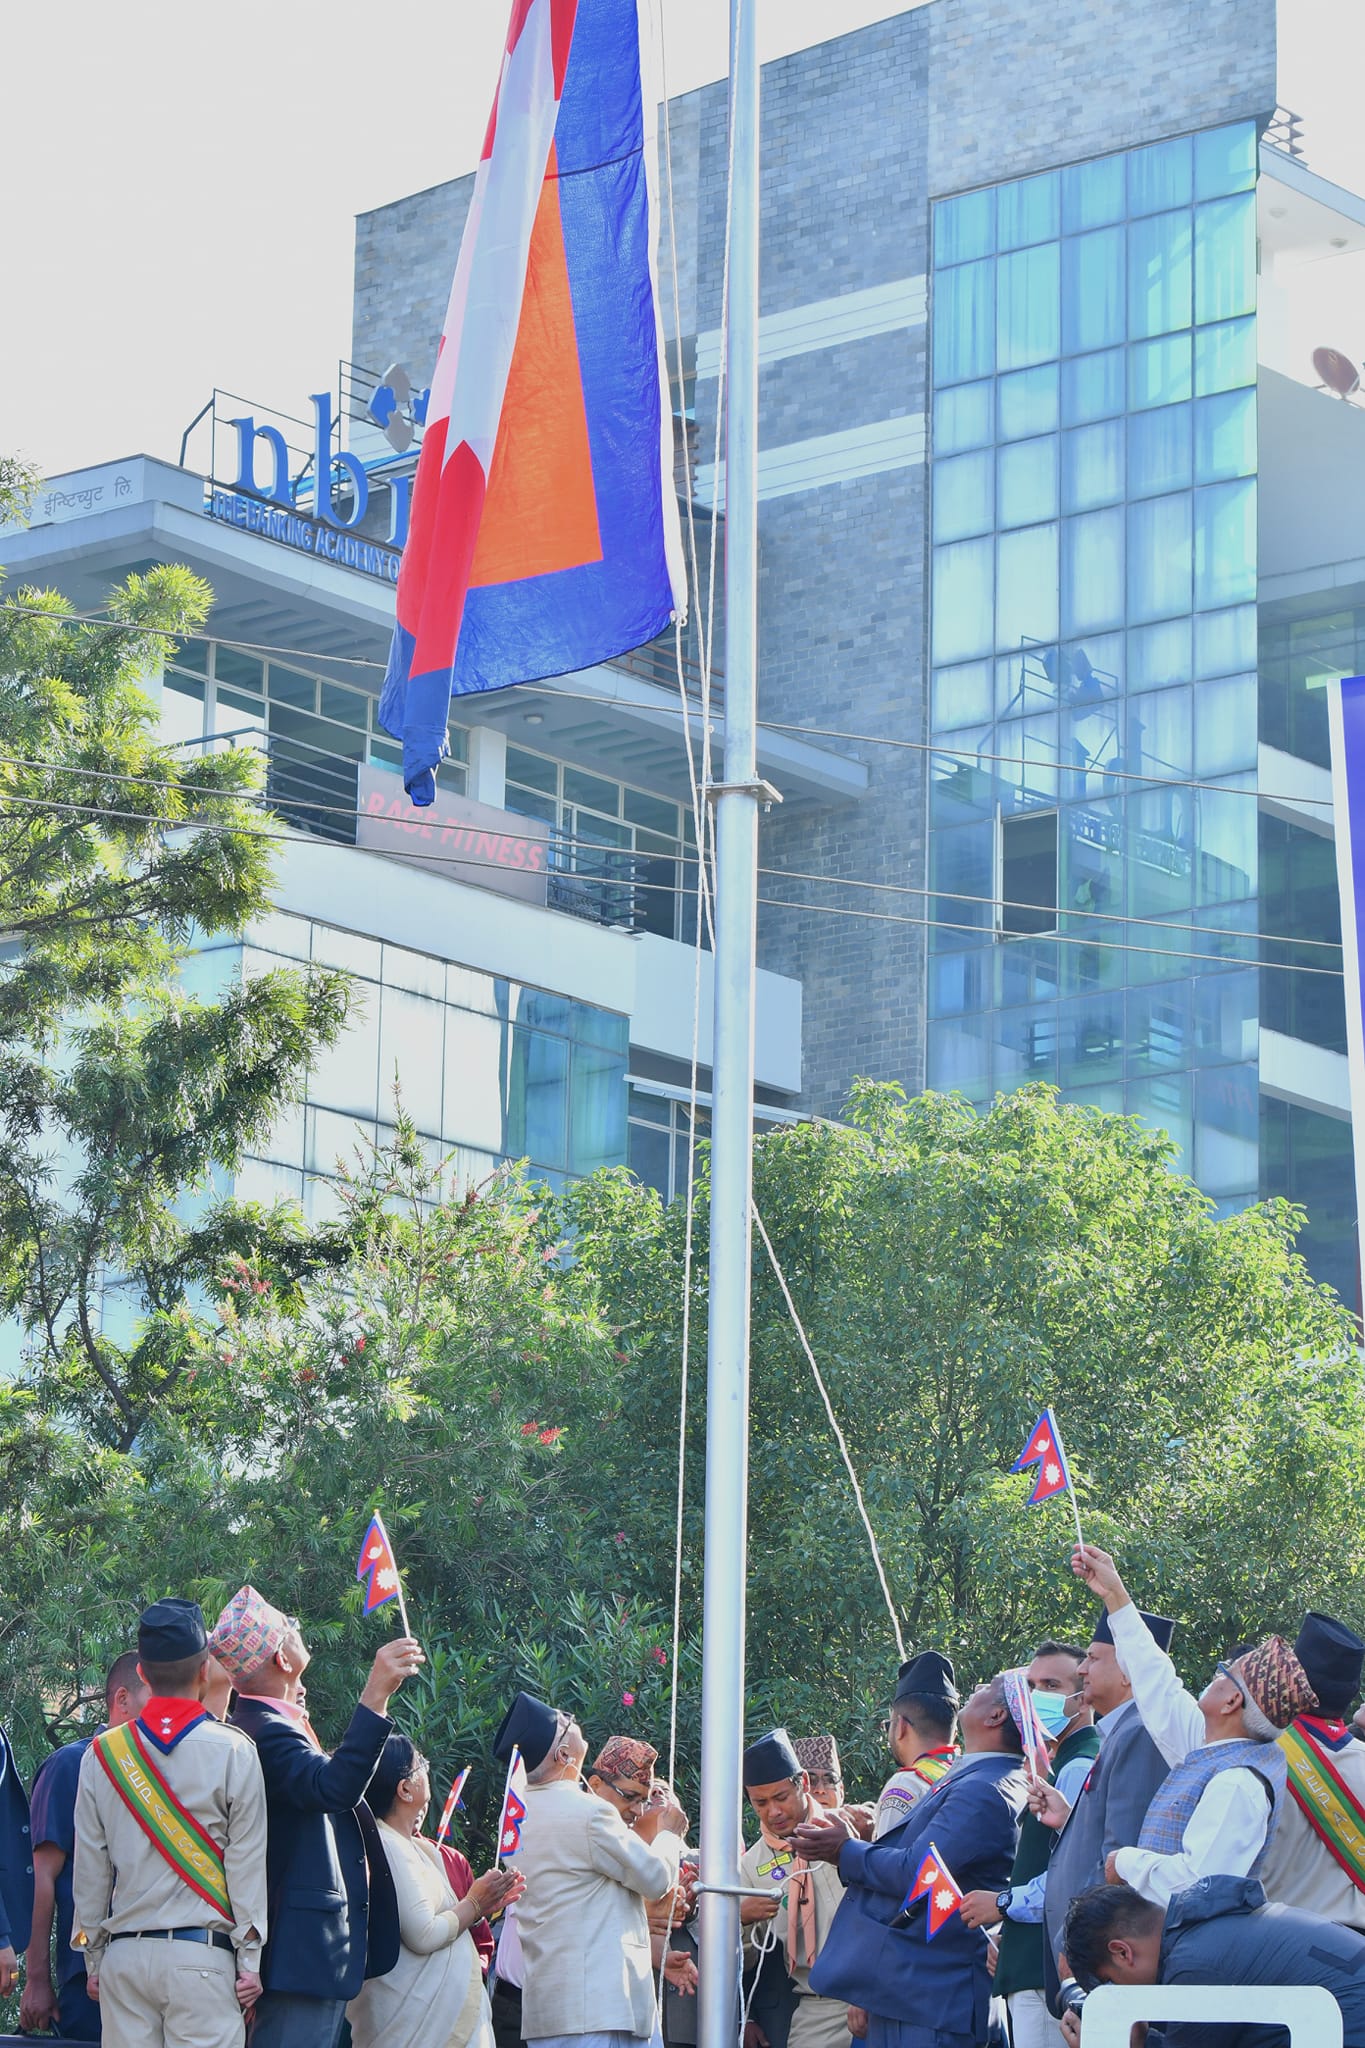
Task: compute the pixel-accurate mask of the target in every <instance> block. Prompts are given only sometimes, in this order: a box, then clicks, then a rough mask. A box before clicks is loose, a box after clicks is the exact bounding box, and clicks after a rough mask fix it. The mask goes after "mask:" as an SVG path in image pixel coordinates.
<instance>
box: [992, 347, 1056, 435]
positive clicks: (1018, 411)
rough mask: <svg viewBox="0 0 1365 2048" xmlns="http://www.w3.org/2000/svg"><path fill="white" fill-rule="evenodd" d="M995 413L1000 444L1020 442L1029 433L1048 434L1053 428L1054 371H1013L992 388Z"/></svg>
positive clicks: (1054, 416)
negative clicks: (997, 420)
mask: <svg viewBox="0 0 1365 2048" xmlns="http://www.w3.org/2000/svg"><path fill="white" fill-rule="evenodd" d="M996 411H997V413H998V415H999V420H1000V433H999V438H1000V439H1001V440H1002V441H1022V440H1024V439H1025V438H1026V437H1027V436H1028V435H1029V434H1051V433H1053V432H1055V430H1056V426H1057V369H1056V365H1055V364H1049V365H1048V366H1047V367H1046V368H1045V369H1041V370H1015V371H1014V372H1013V374H1012V375H1010V376H1008V377H1002V378H1001V379H1000V382H999V384H998V385H997V386H996Z"/></svg>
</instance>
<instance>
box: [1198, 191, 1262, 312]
mask: <svg viewBox="0 0 1365 2048" xmlns="http://www.w3.org/2000/svg"><path fill="white" fill-rule="evenodd" d="M1194 266H1195V267H1194V317H1195V319H1196V320H1199V321H1204V320H1231V319H1232V318H1233V317H1234V316H1235V315H1236V314H1238V313H1253V312H1254V311H1255V310H1256V195H1255V193H1254V192H1239V193H1238V194H1237V197H1236V198H1235V199H1215V200H1214V201H1213V202H1212V203H1211V204H1210V205H1208V206H1200V207H1197V208H1196V209H1195V216H1194Z"/></svg>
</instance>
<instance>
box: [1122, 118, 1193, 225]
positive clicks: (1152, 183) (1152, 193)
mask: <svg viewBox="0 0 1365 2048" xmlns="http://www.w3.org/2000/svg"><path fill="white" fill-rule="evenodd" d="M1190 198H1191V175H1190V139H1189V137H1188V136H1187V135H1181V136H1178V137H1177V138H1176V140H1175V141H1174V142H1157V143H1154V144H1153V145H1152V147H1151V148H1150V149H1135V150H1132V151H1131V152H1130V153H1129V157H1128V211H1129V213H1130V214H1131V213H1159V212H1160V211H1161V209H1162V208H1163V207H1166V206H1188V205H1189V203H1190Z"/></svg>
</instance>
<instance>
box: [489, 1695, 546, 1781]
mask: <svg viewBox="0 0 1365 2048" xmlns="http://www.w3.org/2000/svg"><path fill="white" fill-rule="evenodd" d="M558 1733H559V1716H558V1714H557V1713H556V1712H555V1710H554V1708H553V1707H547V1706H546V1705H545V1702H544V1701H543V1700H536V1699H532V1697H531V1695H530V1693H529V1692H519V1693H518V1694H517V1696H516V1698H515V1699H514V1700H513V1702H512V1704H511V1706H510V1707H509V1708H508V1709H507V1712H506V1713H505V1714H504V1715H503V1717H502V1726H501V1728H499V1730H498V1732H497V1734H496V1735H495V1736H494V1737H493V1754H494V1756H496V1757H500V1758H501V1759H502V1761H503V1762H504V1763H510V1762H511V1760H512V1751H513V1749H514V1748H515V1749H519V1750H520V1751H521V1760H522V1762H523V1763H524V1764H525V1766H526V1768H527V1770H528V1771H534V1770H538V1769H539V1768H540V1766H541V1764H543V1763H544V1761H545V1759H546V1757H547V1756H548V1755H549V1754H550V1751H551V1750H552V1749H553V1748H554V1746H555V1737H556V1735H558Z"/></svg>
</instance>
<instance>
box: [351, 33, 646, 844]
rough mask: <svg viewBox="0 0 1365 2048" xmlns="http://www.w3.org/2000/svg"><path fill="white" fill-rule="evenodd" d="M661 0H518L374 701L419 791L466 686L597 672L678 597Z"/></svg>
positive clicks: (429, 778)
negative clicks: (653, 52)
mask: <svg viewBox="0 0 1365 2048" xmlns="http://www.w3.org/2000/svg"><path fill="white" fill-rule="evenodd" d="M647 7H648V0H513V5H512V19H511V23H510V25H509V27H508V31H507V43H506V48H505V50H504V54H503V60H502V72H501V76H500V78H499V81H498V87H497V92H496V94H495V97H494V101H493V112H492V116H491V118H490V120H489V123H488V133H487V136H486V137H485V140H484V145H483V157H482V161H481V162H480V164H479V168H478V171H477V173H476V175H475V180H474V193H473V197H472V199H471V201H470V206H469V213H468V215H467V217H466V220H465V229H464V237H463V240H462V241H461V244H460V255H459V261H458V263H457V265H456V270H455V282H454V284H453V286H452V288H451V293H450V306H449V310H448V311H447V313H446V321H445V330H444V333H443V334H442V337H441V348H440V353H439V355H438V357H437V362H436V369H435V372H434V374H433V376H432V381H431V396H430V400H429V402H428V407H427V416H426V429H425V436H424V439H423V442H422V452H421V456H420V458H419V461H418V467H417V480H416V484H415V487H414V491H413V500H412V520H411V529H410V536H409V539H408V543H407V546H406V548H405V550H404V554H403V564H402V569H401V572H400V574H399V578H398V624H397V628H396V630H395V632H394V638H393V646H392V649H391V651H390V654H389V666H388V673H387V675H386V677H385V680H384V688H383V692H382V695H381V697H380V704H379V715H380V718H381V720H382V722H383V724H384V725H385V726H386V727H387V729H388V730H389V731H390V732H391V733H393V734H394V736H395V737H396V738H400V739H401V740H402V742H403V781H404V783H405V784H406V786H407V789H408V793H409V795H410V796H411V798H412V800H413V802H414V803H415V804H429V803H431V802H432V800H433V798H434V796H435V780H434V771H435V769H436V766H437V763H438V762H439V761H440V760H441V758H442V757H443V755H444V754H445V753H446V751H447V739H446V727H447V721H448V719H449V716H450V698H451V694H452V692H453V693H454V694H455V695H456V696H464V695H466V694H468V693H469V692H471V691H477V690H499V689H504V688H506V687H507V685H508V684H510V683H522V682H531V681H535V680H538V679H539V678H542V677H546V676H558V675H565V674H567V673H569V672H570V671H572V670H574V669H581V668H587V667H589V666H591V664H592V663H594V662H598V661H605V660H608V659H609V658H610V657H611V656H612V655H615V654H622V653H624V652H625V651H626V650H627V649H628V648H632V647H639V646H641V645H642V644H643V643H644V642H645V641H646V640H652V639H653V638H654V637H655V635H656V634H658V633H661V632H662V631H663V630H664V628H665V627H666V626H667V625H668V623H669V621H670V620H671V619H672V618H673V616H674V615H675V613H676V614H679V615H680V614H681V613H682V612H683V610H684V603H685V583H684V575H683V563H682V539H681V532H680V527H679V521H678V502H677V495H676V492H675V489H674V484H673V416H672V407H671V405H670V403H669V402H668V393H667V381H668V380H667V370H666V366H665V362H664V353H663V329H662V325H661V322H660V318H659V300H658V290H657V285H656V280H655V276H654V248H655V238H656V215H655V208H654V204H653V201H652V198H651V193H650V178H651V175H652V172H653V168H654V151H655V143H654V132H653V130H654V109H655V106H656V105H657V102H658V98H659V95H658V92H657V90H656V89H655V85H654V81H653V79H652V78H646V79H645V81H644V85H643V89H642V77H641V73H642V65H641V44H642V37H641V29H642V26H644V27H645V30H646V35H645V42H646V47H649V39H648V19H649V17H648V12H647ZM645 68H646V69H648V68H651V67H645Z"/></svg>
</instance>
